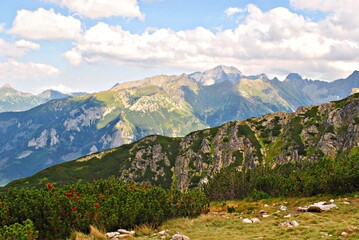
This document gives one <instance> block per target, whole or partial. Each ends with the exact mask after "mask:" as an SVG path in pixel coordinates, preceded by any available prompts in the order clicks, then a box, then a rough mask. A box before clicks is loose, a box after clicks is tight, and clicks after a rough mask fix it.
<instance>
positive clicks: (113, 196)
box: [0, 178, 208, 239]
mask: <svg viewBox="0 0 359 240" xmlns="http://www.w3.org/2000/svg"><path fill="white" fill-rule="evenodd" d="M207 206H208V200H207V198H206V196H205V195H204V193H203V192H200V191H198V190H191V191H188V192H185V193H182V192H179V191H177V190H164V189H163V188H161V187H152V186H148V185H146V184H140V185H136V184H128V183H124V182H122V181H120V180H117V179H115V178H111V179H108V180H99V181H95V182H93V183H91V184H90V183H87V184H77V185H72V186H66V187H63V188H57V187H56V186H54V185H52V184H51V183H49V184H47V186H46V187H45V188H43V189H10V190H8V191H7V192H4V193H2V194H1V196H0V224H1V225H0V226H2V227H3V226H5V225H11V224H16V223H21V222H23V221H26V220H27V219H30V220H31V221H32V222H33V224H34V227H35V228H36V229H37V230H38V231H39V237H40V238H41V239H65V238H66V237H68V236H69V234H70V233H71V232H72V231H81V232H88V227H89V226H90V225H94V226H97V227H99V228H104V229H108V230H110V231H111V230H116V229H118V228H132V227H134V226H135V225H141V224H150V225H153V226H158V225H160V224H161V223H162V222H163V221H164V220H166V219H170V218H173V217H196V216H198V215H199V214H200V213H201V212H202V211H204V210H206V207H207ZM15 239H18V238H15Z"/></svg>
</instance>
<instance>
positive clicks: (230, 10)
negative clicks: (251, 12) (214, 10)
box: [225, 7, 245, 17]
mask: <svg viewBox="0 0 359 240" xmlns="http://www.w3.org/2000/svg"><path fill="white" fill-rule="evenodd" d="M243 12H245V9H243V8H236V7H229V8H227V9H226V11H225V13H226V15H227V16H228V17H230V16H232V15H235V14H237V13H243Z"/></svg>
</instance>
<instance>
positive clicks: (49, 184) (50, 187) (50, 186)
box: [47, 183, 54, 191]
mask: <svg viewBox="0 0 359 240" xmlns="http://www.w3.org/2000/svg"><path fill="white" fill-rule="evenodd" d="M47 188H48V189H50V191H51V190H52V189H53V188H54V186H52V184H51V183H48V184H47Z"/></svg>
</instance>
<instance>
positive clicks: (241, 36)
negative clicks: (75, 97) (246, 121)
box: [0, 0, 359, 93]
mask: <svg viewBox="0 0 359 240" xmlns="http://www.w3.org/2000/svg"><path fill="white" fill-rule="evenodd" d="M357 5H358V4H357V3H356V2H355V1H354V0H342V1H333V0H311V1H306V0H276V1H265V0H262V1H260V0H257V1H249V0H246V1H241V0H226V1H218V0H181V1H180V0H117V1H116V0H26V1H23V0H3V1H2V4H1V8H0V86H1V85H3V84H5V83H10V84H11V85H13V86H14V87H15V88H17V89H19V90H22V91H28V92H33V93H38V92H41V91H43V90H45V89H47V88H54V89H58V90H61V91H65V92H66V91H87V92H94V91H100V90H106V89H108V88H110V87H111V86H113V85H114V84H116V83H118V82H124V81H130V80H137V79H141V78H144V77H148V76H152V75H156V74H180V73H183V72H185V73H190V72H193V71H204V70H207V69H210V68H213V67H215V66H216V65H219V64H224V65H232V66H235V67H237V68H238V69H239V70H241V71H242V72H243V73H244V74H247V75H251V74H259V73H262V72H265V73H266V74H268V75H269V76H270V77H274V76H278V77H279V78H282V79H283V78H284V77H285V76H286V75H287V74H288V73H290V72H299V73H300V74H302V75H303V76H305V77H310V78H313V79H323V80H329V81H330V80H334V79H337V78H340V77H346V76H347V75H349V74H350V73H351V72H352V71H354V70H356V69H359V66H358V65H359V64H358V60H359V59H358V58H359V57H358V56H359V54H358V53H359V17H358V16H357V15H358V14H357V12H358V10H359V7H357Z"/></svg>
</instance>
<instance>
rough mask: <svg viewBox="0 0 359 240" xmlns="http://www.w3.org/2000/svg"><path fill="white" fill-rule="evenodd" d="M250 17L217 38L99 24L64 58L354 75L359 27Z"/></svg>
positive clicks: (254, 12)
mask: <svg viewBox="0 0 359 240" xmlns="http://www.w3.org/2000/svg"><path fill="white" fill-rule="evenodd" d="M246 11H247V12H246V16H245V17H244V18H243V19H242V21H241V22H240V23H239V24H238V26H237V27H236V28H235V29H226V30H221V31H218V32H212V31H210V30H208V29H205V28H203V27H198V28H195V29H193V30H185V31H173V30H171V29H151V31H150V30H148V31H145V32H144V33H142V34H133V33H131V32H128V31H125V30H123V29H122V28H121V26H111V25H109V24H106V23H102V22H100V23H98V24H97V25H95V26H93V27H91V28H90V29H88V30H86V31H85V32H84V35H83V37H82V38H81V39H79V40H78V41H77V43H76V44H75V46H74V47H73V48H72V49H71V50H70V51H68V52H66V53H65V54H64V56H65V57H66V58H67V59H68V60H69V61H70V62H71V63H72V64H80V63H81V62H87V63H97V62H102V61H110V62H116V63H119V64H134V65H137V66H138V65H141V66H144V67H149V68H150V67H156V66H163V65H165V66H171V67H177V68H181V69H186V70H199V69H207V68H208V67H211V66H214V65H217V64H227V65H234V66H238V67H239V68H240V69H241V70H242V71H243V72H245V73H249V74H257V73H259V72H266V73H269V74H274V75H275V74H279V75H283V74H285V73H287V72H288V71H295V72H301V73H303V75H306V76H311V77H317V78H324V79H335V78H337V77H342V76H343V71H344V69H349V67H344V66H350V67H353V66H354V65H355V64H354V63H355V62H359V47H358V44H357V43H358V41H357V39H359V27H356V28H355V29H352V30H351V31H350V32H351V33H352V35H350V34H349V31H347V30H344V29H343V28H342V27H341V26H340V25H339V24H337V23H336V22H334V21H332V20H331V19H325V20H323V21H320V22H314V21H313V20H310V19H308V18H305V17H304V16H302V15H300V14H296V13H293V12H291V11H289V10H288V9H286V8H274V9H272V10H270V11H268V12H263V11H261V10H260V9H259V8H258V7H257V6H255V5H253V4H250V5H248V6H247V7H246ZM358 26H359V24H358ZM338 29H339V30H340V31H338ZM357 31H358V35H357V34H356V32H357ZM336 63H340V64H338V65H336ZM357 68H359V66H357ZM322 70H325V72H326V75H322V73H323V72H324V71H322ZM352 70H354V69H352Z"/></svg>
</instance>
